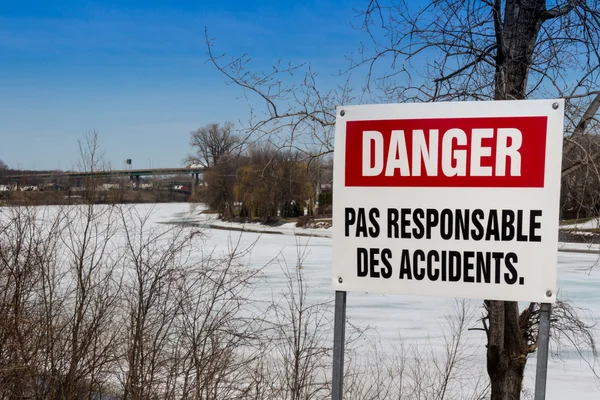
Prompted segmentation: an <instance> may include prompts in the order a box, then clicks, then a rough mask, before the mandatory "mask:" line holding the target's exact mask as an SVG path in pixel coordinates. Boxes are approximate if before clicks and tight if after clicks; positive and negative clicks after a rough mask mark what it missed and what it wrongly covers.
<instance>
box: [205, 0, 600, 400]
mask: <svg viewBox="0 0 600 400" xmlns="http://www.w3.org/2000/svg"><path fill="white" fill-rule="evenodd" d="M414 3H415V2H410V1H402V0H381V1H380V0H371V1H370V2H367V3H366V4H365V6H366V8H365V9H364V10H362V11H360V12H359V17H358V23H356V21H354V25H355V27H356V28H357V29H360V30H362V31H364V32H365V34H366V35H365V36H366V39H365V41H364V42H363V43H362V44H361V45H360V46H359V48H358V50H357V51H356V52H355V53H354V54H351V55H348V60H349V65H348V67H347V68H346V69H345V70H344V71H341V72H340V73H339V74H338V75H337V76H338V77H339V78H341V80H340V82H341V84H340V85H339V86H338V87H337V88H334V89H332V90H328V91H323V90H322V89H321V88H320V87H319V85H317V83H316V82H317V80H318V79H317V75H316V74H315V73H314V72H313V71H312V70H311V68H310V66H309V65H299V66H289V65H287V66H284V65H283V64H281V63H280V64H278V65H277V66H275V67H274V68H273V69H270V70H269V71H268V72H252V71H248V70H247V65H248V61H249V60H248V58H247V57H245V56H242V57H239V58H235V59H233V60H231V61H226V60H225V59H224V58H223V57H221V56H218V55H216V54H215V52H214V48H213V45H212V41H211V40H209V39H208V37H207V43H208V51H209V56H210V58H211V60H212V61H213V63H214V65H215V66H216V68H218V69H219V70H220V71H221V72H222V73H223V74H224V75H225V76H226V78H227V79H228V80H230V81H232V82H234V83H236V84H237V85H239V86H241V87H242V88H244V90H245V92H246V93H247V94H252V95H256V96H257V97H258V98H260V99H262V100H264V107H263V108H262V109H261V112H262V113H261V112H253V115H254V116H258V117H257V118H256V119H254V120H253V121H251V123H250V124H249V126H248V127H247V129H248V132H252V133H254V134H256V135H269V136H273V135H276V136H277V140H278V141H279V142H282V137H283V138H284V139H286V141H285V143H287V144H289V145H290V146H297V147H301V148H304V149H307V152H311V151H312V152H314V149H317V153H318V154H321V153H327V152H331V151H333V140H332V139H333V126H334V124H335V112H334V111H335V109H334V105H344V104H348V103H350V102H434V101H459V100H522V99H531V98H548V97H551V98H554V97H563V98H565V99H566V100H567V103H566V104H567V122H566V126H565V132H566V134H565V146H564V147H565V155H567V156H568V155H569V154H576V155H577V156H576V158H574V159H570V160H569V161H568V162H566V163H565V166H564V169H563V178H564V177H568V176H569V175H570V174H574V173H576V172H577V171H581V170H582V169H585V168H593V167H594V166H595V165H596V161H598V160H600V152H599V151H598V149H596V150H593V149H594V148H592V147H590V148H583V149H581V145H579V143H580V141H579V140H580V139H579V138H580V137H582V136H584V135H589V134H590V133H593V132H595V130H594V125H595V116H596V114H597V112H598V108H599V107H600V91H599V90H598V83H599V78H600V77H599V73H600V52H599V51H598V43H600V9H599V2H598V0H588V1H586V0H555V1H546V0H432V1H430V2H427V3H424V4H422V5H421V6H418V5H415V4H414ZM298 70H303V71H304V73H305V75H304V79H303V80H302V81H301V82H295V81H293V80H290V78H289V75H290V74H292V73H295V74H296V75H297V74H298ZM356 77H360V79H359V80H358V81H356V80H355V78H356ZM574 148H579V149H580V151H576V152H573V149H574ZM308 149H312V150H308ZM590 149H592V150H593V151H590ZM598 176H600V174H598V173H596V174H595V179H598ZM485 309H486V312H487V315H486V317H485V318H484V329H485V332H486V334H487V339H488V346H487V370H488V374H489V376H490V380H491V395H492V399H517V398H519V397H520V394H521V390H522V381H523V373H524V369H525V365H526V362H527V358H528V355H529V354H531V353H532V352H534V351H535V349H536V342H537V327H536V324H537V309H538V306H537V305H536V304H530V305H529V306H528V307H526V308H525V309H524V310H520V309H519V305H518V303H516V302H505V301H485ZM569 315H570V313H569V312H566V314H565V315H563V316H569ZM570 316H571V317H572V315H570ZM555 320H556V321H555V322H554V327H555V329H563V328H564V325H562V328H561V325H560V324H562V323H564V322H565V321H570V320H569V319H568V318H567V319H566V320H564V319H563V320H561V319H560V318H555ZM567 323H569V322H567ZM569 326H571V328H573V327H575V325H569ZM575 330H576V331H577V328H576V329H575ZM578 333H580V334H582V335H583V336H584V337H586V338H587V339H588V344H591V345H592V346H593V340H592V339H591V336H589V335H587V334H586V333H584V332H583V331H578Z"/></svg>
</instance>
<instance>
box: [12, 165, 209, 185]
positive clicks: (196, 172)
mask: <svg viewBox="0 0 600 400" xmlns="http://www.w3.org/2000/svg"><path fill="white" fill-rule="evenodd" d="M204 170H205V169H204V167H184V168H145V169H122V170H101V171H87V172H81V171H78V172H73V171H56V172H42V173H27V174H15V175H6V176H5V177H4V179H5V180H8V181H11V182H15V183H17V185H19V184H20V183H22V182H26V181H28V180H31V179H64V178H66V179H69V180H76V181H79V180H81V179H90V178H110V177H119V176H128V177H129V178H130V179H131V180H133V179H135V180H137V181H139V180H140V177H141V176H169V175H191V176H192V177H193V178H194V181H195V183H196V184H198V182H199V179H200V174H202V173H203V172H204Z"/></svg>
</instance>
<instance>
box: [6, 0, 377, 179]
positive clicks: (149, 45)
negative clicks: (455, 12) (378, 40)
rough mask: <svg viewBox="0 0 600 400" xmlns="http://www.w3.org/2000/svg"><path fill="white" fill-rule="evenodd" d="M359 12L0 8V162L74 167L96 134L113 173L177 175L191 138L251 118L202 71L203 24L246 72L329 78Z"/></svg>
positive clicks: (205, 4)
mask: <svg viewBox="0 0 600 400" xmlns="http://www.w3.org/2000/svg"><path fill="white" fill-rule="evenodd" d="M367 3H368V1H366V0H365V1H360V0H352V1H347V2H340V1H339V0H338V1H330V0H322V1H320V0H303V1H295V0H289V1H286V0H281V1H267V0H257V1H238V0H233V1H232V0H229V1H217V0H214V1H191V0H189V1H175V0H170V1H167V0H149V1H139V2H138V1H126V0H121V1H118V0H103V1H78V0H60V1H49V0H0V159H1V160H3V161H4V162H6V163H7V164H8V165H9V166H10V167H12V168H22V169H71V168H73V167H74V166H75V165H76V162H77V159H78V154H77V139H78V138H80V137H82V135H83V134H84V133H85V132H88V131H91V130H97V131H98V132H99V134H100V146H101V148H102V149H103V150H104V154H105V159H106V160H108V161H110V162H111V164H112V167H113V168H120V167H122V166H123V161H124V160H125V159H126V158H131V159H133V166H134V167H139V168H145V167H148V166H149V165H153V166H155V167H175V166H180V165H182V159H183V158H184V157H185V156H186V154H187V153H188V152H189V146H188V138H189V132H190V131H191V130H193V129H196V128H198V127H200V126H202V125H205V124H207V123H210V122H224V121H227V120H231V121H234V122H236V121H238V120H240V119H241V120H244V119H246V118H247V115H248V111H249V110H248V105H247V104H246V102H245V101H244V100H241V99H239V97H240V95H241V94H242V92H241V90H240V89H239V88H237V87H235V86H231V85H227V84H226V83H225V80H224V78H223V76H222V75H220V74H219V73H218V72H217V71H216V70H215V69H214V67H213V66H212V65H209V64H208V63H206V60H207V55H206V46H205V42H204V29H205V27H206V28H208V30H209V33H210V35H211V36H212V37H213V38H214V39H215V45H216V48H217V51H218V52H224V53H227V54H228V55H232V56H235V55H241V54H243V53H247V54H249V55H250V56H251V57H252V67H253V69H254V70H262V69H268V68H269V67H270V66H272V65H273V64H275V63H276V62H277V60H278V59H281V60H284V61H291V62H294V63H300V62H310V63H311V65H312V66H313V68H314V69H315V70H317V71H319V72H320V73H321V76H323V77H325V78H324V79H328V78H327V76H329V75H328V74H330V73H334V72H335V71H336V70H338V69H339V68H343V67H344V66H345V65H347V64H346V62H345V59H344V55H346V54H348V53H350V52H351V51H352V50H354V49H356V48H357V47H358V45H359V42H360V40H361V39H364V37H363V36H362V35H361V33H360V32H358V31H356V30H355V29H353V28H352V27H351V25H350V23H351V22H352V21H353V18H354V17H355V16H356V11H355V9H357V8H362V7H364V6H365V5H366V4H367ZM354 21H355V22H356V20H354ZM331 79H334V78H331Z"/></svg>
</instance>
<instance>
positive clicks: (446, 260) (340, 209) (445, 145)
mask: <svg viewBox="0 0 600 400" xmlns="http://www.w3.org/2000/svg"><path fill="white" fill-rule="evenodd" d="M337 113H338V114H337V121H336V137H335V140H336V150H335V160H334V185H333V186H334V204H333V225H334V227H333V229H334V232H333V251H334V267H333V285H334V288H335V290H343V291H365V292H387V293H403V294H414V295H432V296H449V297H466V298H482V299H494V300H515V301H538V302H546V303H550V302H554V301H555V294H556V257H557V244H558V206H559V196H560V171H561V158H562V157H561V152H562V137H563V119H564V102H563V101H562V100H535V101H494V102H463V103H432V104H387V105H367V106H350V107H340V108H338V110H337Z"/></svg>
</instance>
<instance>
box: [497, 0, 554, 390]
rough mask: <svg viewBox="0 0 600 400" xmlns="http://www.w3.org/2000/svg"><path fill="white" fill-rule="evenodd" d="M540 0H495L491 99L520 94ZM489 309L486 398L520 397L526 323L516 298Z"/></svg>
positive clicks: (541, 11) (540, 20)
mask: <svg viewBox="0 0 600 400" xmlns="http://www.w3.org/2000/svg"><path fill="white" fill-rule="evenodd" d="M545 12H546V0H506V3H505V7H504V12H503V16H504V18H502V14H501V12H500V1H496V5H495V13H494V15H495V18H496V21H495V22H496V40H497V53H496V74H495V99H496V100H522V99H524V98H525V97H526V95H527V78H528V75H529V70H530V67H531V64H532V58H533V51H534V48H535V44H536V41H537V36H538V33H539V31H540V28H541V26H542V23H543V22H544V18H545ZM486 305H487V308H488V315H489V324H490V326H489V331H488V349H487V371H488V375H489V377H490V381H491V399H492V400H517V399H520V397H521V389H522V386H523V374H524V371H525V364H526V362H527V354H528V350H527V341H526V332H525V330H526V329H527V327H526V326H520V324H519V305H518V303H517V302H512V301H511V302H508V301H486Z"/></svg>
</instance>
